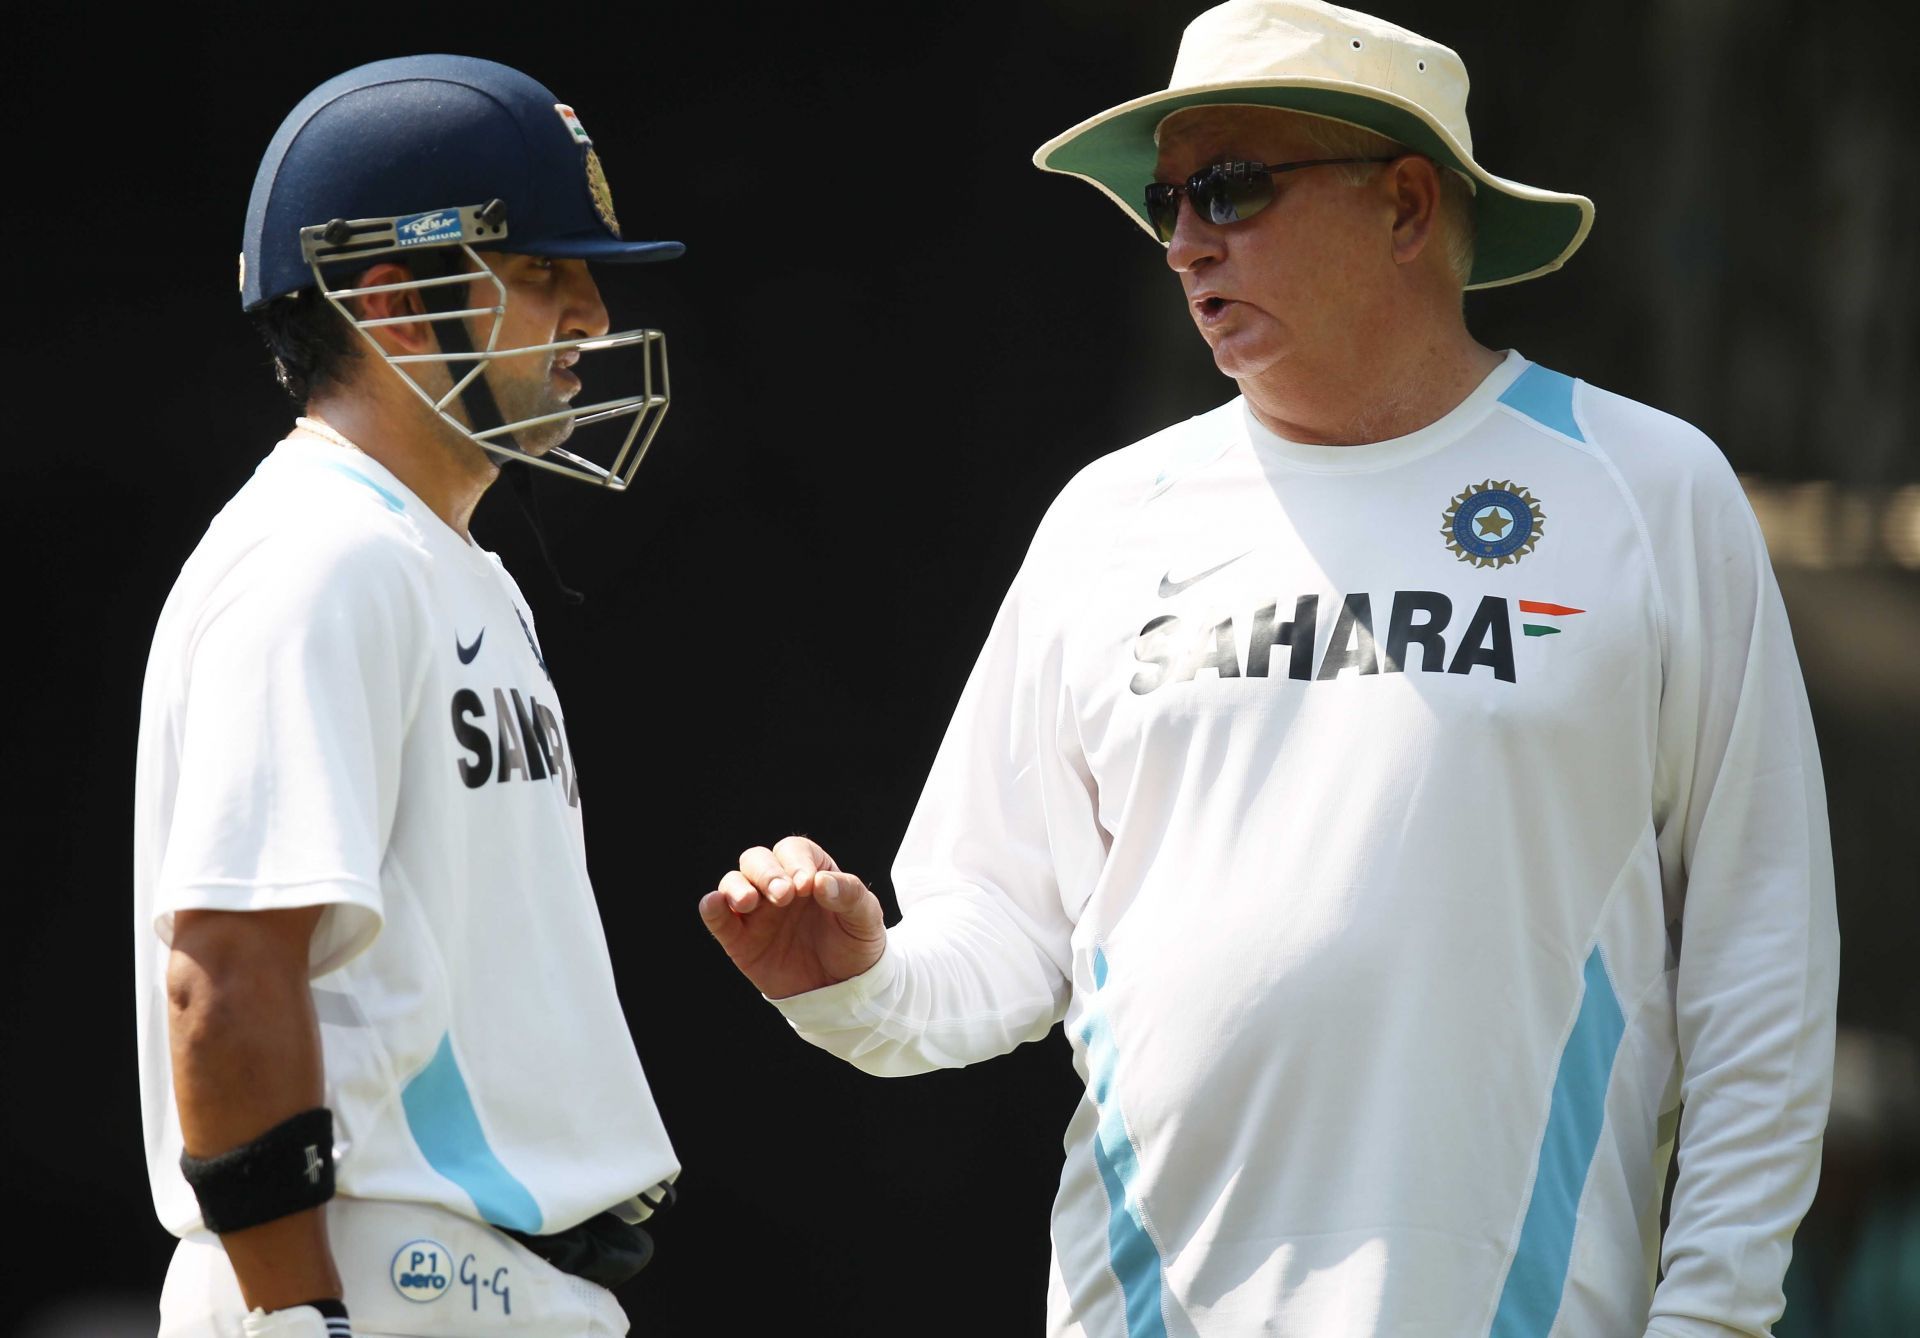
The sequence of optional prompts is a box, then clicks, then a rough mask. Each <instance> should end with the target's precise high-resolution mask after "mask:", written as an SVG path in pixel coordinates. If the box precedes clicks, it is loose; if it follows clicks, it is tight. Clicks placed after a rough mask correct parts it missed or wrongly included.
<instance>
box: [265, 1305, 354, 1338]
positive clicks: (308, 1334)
mask: <svg viewBox="0 0 1920 1338" xmlns="http://www.w3.org/2000/svg"><path fill="white" fill-rule="evenodd" d="M350 1331H351V1330H350V1328H349V1326H348V1323H347V1321H345V1320H342V1321H340V1322H339V1323H337V1324H329V1322H328V1320H327V1317H326V1316H325V1315H322V1314H321V1313H320V1312H319V1311H318V1310H315V1309H314V1308H313V1307H312V1306H309V1305H297V1306H292V1307H290V1308H288V1309H286V1310H250V1311H248V1312H247V1315H246V1318H244V1319H243V1320H242V1321H241V1322H240V1332H241V1333H242V1334H243V1335H244V1338H335V1335H345V1334H347V1333H349V1332H350Z"/></svg>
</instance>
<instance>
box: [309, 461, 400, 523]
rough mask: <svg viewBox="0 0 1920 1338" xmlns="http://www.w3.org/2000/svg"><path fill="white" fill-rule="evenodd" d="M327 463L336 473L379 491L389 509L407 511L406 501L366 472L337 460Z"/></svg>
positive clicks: (381, 498)
mask: <svg viewBox="0 0 1920 1338" xmlns="http://www.w3.org/2000/svg"><path fill="white" fill-rule="evenodd" d="M325 464H326V467H327V468H328V469H331V470H332V471H333V472H334V473H336V474H345V475H346V476H347V477H348V478H350V479H352V480H353V481H354V482H355V483H359V484H363V485H364V486H366V487H369V488H372V489H373V490H374V491H375V492H377V493H379V494H380V500H381V501H383V502H385V503H386V504H387V510H389V511H405V510H406V509H407V504H406V503H405V502H403V501H401V500H400V499H399V498H398V497H395V496H394V495H393V493H392V492H390V491H389V490H387V489H386V488H383V487H381V486H380V485H379V484H378V483H375V482H374V481H373V480H372V479H370V478H368V477H367V476H366V475H365V474H362V473H361V472H360V471H359V470H357V469H353V468H351V467H349V466H347V465H343V464H341V463H339V462H338V461H337V460H328V461H326V462H325Z"/></svg>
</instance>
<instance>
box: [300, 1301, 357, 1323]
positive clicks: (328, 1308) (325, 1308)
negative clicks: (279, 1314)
mask: <svg viewBox="0 0 1920 1338" xmlns="http://www.w3.org/2000/svg"><path fill="white" fill-rule="evenodd" d="M300 1305H305V1306H312V1307H313V1308H314V1309H315V1310H318V1311H319V1312H320V1318H321V1319H345V1318H346V1317H347V1303H346V1302H345V1301H336V1300H332V1299H328V1300H325V1301H302V1302H301V1303H300ZM286 1308H287V1309H288V1310H298V1309H299V1308H300V1306H291V1305H290V1306H288V1307H286Z"/></svg>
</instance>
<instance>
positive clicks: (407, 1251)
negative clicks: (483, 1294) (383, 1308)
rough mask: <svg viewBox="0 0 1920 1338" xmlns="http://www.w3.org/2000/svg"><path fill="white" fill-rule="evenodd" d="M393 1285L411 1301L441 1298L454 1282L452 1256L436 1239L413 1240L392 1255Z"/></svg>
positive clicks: (422, 1303)
mask: <svg viewBox="0 0 1920 1338" xmlns="http://www.w3.org/2000/svg"><path fill="white" fill-rule="evenodd" d="M392 1273H393V1289H394V1290H395V1291H397V1292H399V1293H400V1294H401V1295H402V1296H404V1297H406V1298H407V1299H408V1300H409V1301H417V1302H419V1303H420V1304H421V1305H425V1304H426V1303H427V1302H428V1301H438V1300H439V1299H440V1298H441V1297H443V1296H445V1295H446V1294H447V1288H449V1287H451V1286H453V1259H452V1257H451V1256H450V1255H449V1254H448V1253H447V1247H446V1246H444V1245H442V1244H441V1243H440V1242H439V1241H437V1240H426V1239H421V1240H410V1241H408V1242H407V1243H406V1244H405V1245H402V1246H401V1247H400V1248H399V1249H398V1250H396V1251H394V1255H393V1265H392Z"/></svg>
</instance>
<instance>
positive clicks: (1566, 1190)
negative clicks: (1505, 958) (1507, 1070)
mask: <svg viewBox="0 0 1920 1338" xmlns="http://www.w3.org/2000/svg"><path fill="white" fill-rule="evenodd" d="M1584 974H1585V977H1586V980H1585V986H1584V990H1583V992H1582V995H1581V999H1580V1013H1579V1016H1578V1017H1576V1018H1575V1019H1574V1023H1573V1032H1572V1034H1571V1035H1569V1036H1568V1037H1567V1044H1566V1048H1565V1049H1564V1050H1562V1051H1561V1052H1560V1070H1559V1072H1558V1073H1557V1074H1556V1075H1555V1076H1554V1080H1553V1098H1552V1100H1551V1102H1550V1103H1549V1104H1548V1108H1547V1129H1546V1134H1545V1136H1544V1137H1543V1138H1542V1139H1541V1140H1540V1165H1539V1169H1538V1170H1537V1171H1536V1172H1535V1173H1534V1178H1533V1197H1532V1198H1530V1199H1529V1200H1528V1201H1527V1215H1526V1218H1525V1219H1524V1220H1523V1221H1522V1223H1521V1225H1520V1244H1519V1246H1518V1247H1517V1248H1516V1249H1515V1250H1514V1254H1513V1264H1512V1266H1511V1267H1510V1268H1509V1269H1508V1270H1507V1281H1506V1286H1505V1287H1504V1288H1502V1290H1501V1292H1500V1306H1499V1309H1497V1310H1496V1311H1495V1312H1494V1316H1493V1329H1492V1331H1491V1338H1546V1334H1547V1331H1548V1330H1549V1329H1551V1328H1552V1327H1553V1321H1554V1317H1555V1316H1556V1315H1558V1314H1559V1313H1560V1296H1561V1293H1562V1292H1564V1291H1565V1290H1566V1285H1567V1267H1568V1264H1569V1263H1570V1262H1571V1260H1572V1258H1573V1233H1574V1228H1575V1227H1576V1225H1577V1224H1578V1221H1577V1217H1578V1213H1579V1211H1580V1196H1581V1195H1582V1194H1583V1193H1585V1191H1586V1186H1587V1172H1588V1171H1589V1170H1590V1169H1591V1168H1592V1166H1593V1150H1594V1148H1595V1147H1597V1146H1598V1145H1599V1142H1600V1125H1601V1122H1602V1120H1603V1119H1604V1118H1605V1116H1606V1106H1607V1088H1608V1087H1609V1086H1610V1085H1611V1084H1612V1081H1613V1060H1614V1056H1615V1055H1617V1054H1618V1053H1619V1051H1620V1038H1621V1037H1622V1036H1624V1035H1625V1034H1626V1030H1627V1021H1626V1018H1625V1016H1623V1015H1622V1013H1621V1012H1620V999H1619V996H1617V995H1616V994H1615V993H1614V992H1613V982H1612V981H1610V980H1608V979H1607V967H1606V963H1605V962H1603V961H1602V960H1601V958H1600V949H1599V947H1598V946H1597V945H1596V946H1595V947H1594V949H1593V951H1592V952H1591V953H1589V954H1588V955H1587V965H1586V970H1585V973H1584Z"/></svg>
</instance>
